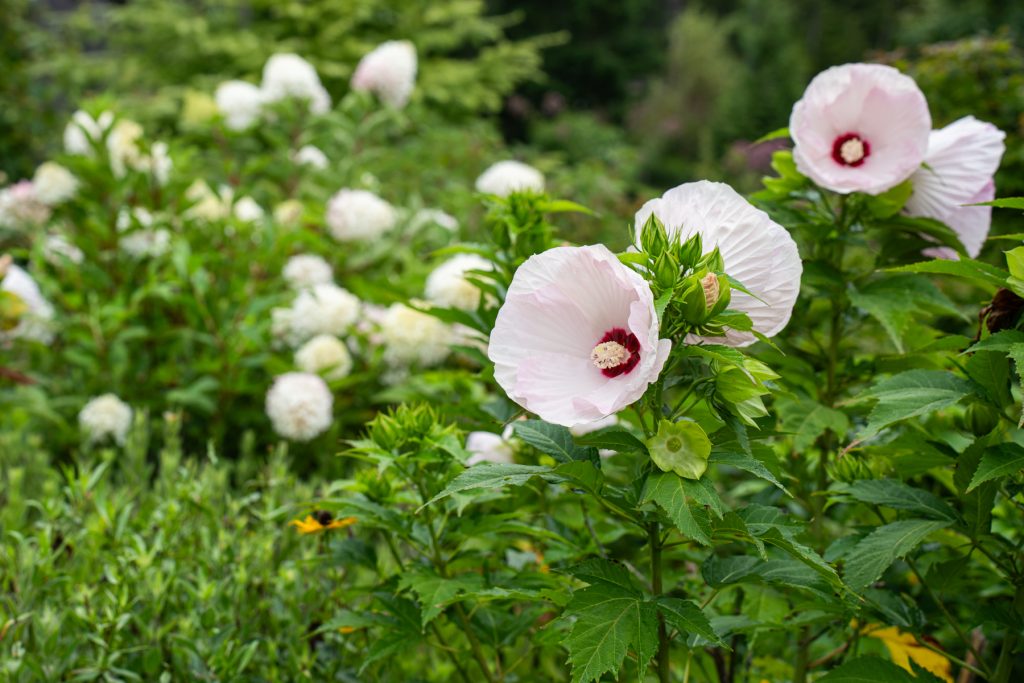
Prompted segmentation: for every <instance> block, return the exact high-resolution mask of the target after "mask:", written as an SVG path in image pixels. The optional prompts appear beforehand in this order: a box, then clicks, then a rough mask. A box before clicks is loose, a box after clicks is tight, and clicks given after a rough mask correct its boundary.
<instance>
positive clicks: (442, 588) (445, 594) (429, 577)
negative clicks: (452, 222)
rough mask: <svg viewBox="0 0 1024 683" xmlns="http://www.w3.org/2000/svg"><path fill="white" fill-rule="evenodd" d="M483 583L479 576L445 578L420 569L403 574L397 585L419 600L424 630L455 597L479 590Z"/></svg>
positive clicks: (467, 575) (468, 575)
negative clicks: (410, 592) (413, 594)
mask: <svg viewBox="0 0 1024 683" xmlns="http://www.w3.org/2000/svg"><path fill="white" fill-rule="evenodd" d="M483 583H484V582H483V577H482V576H480V575H479V574H466V575H464V576H458V577H453V578H445V577H442V576H438V575H437V574H436V573H434V572H433V571H430V570H427V569H421V570H418V571H411V572H405V573H403V574H402V575H401V577H400V579H399V582H398V585H399V586H400V587H401V588H403V589H407V590H411V591H412V592H413V593H415V594H416V597H417V598H419V601H420V606H421V607H420V609H421V617H420V618H421V620H422V621H421V623H422V626H423V628H426V626H427V624H429V623H430V622H431V621H432V620H433V619H434V618H435V617H437V615H439V614H440V613H441V611H442V610H443V609H444V608H445V607H447V606H448V605H450V604H451V603H452V602H454V598H455V597H456V596H457V595H459V594H460V593H465V592H471V591H476V590H479V589H480V588H482V587H483Z"/></svg>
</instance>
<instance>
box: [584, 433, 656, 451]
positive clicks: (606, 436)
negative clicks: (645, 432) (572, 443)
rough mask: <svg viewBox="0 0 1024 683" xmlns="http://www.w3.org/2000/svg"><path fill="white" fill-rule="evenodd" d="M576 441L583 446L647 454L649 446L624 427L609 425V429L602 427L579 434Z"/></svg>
mask: <svg viewBox="0 0 1024 683" xmlns="http://www.w3.org/2000/svg"><path fill="white" fill-rule="evenodd" d="M576 443H577V444H579V445H581V446H593V447H594V448H601V449H607V450H610V451H615V452H616V453H635V454H637V455H647V446H645V445H644V442H643V441H641V440H640V439H638V438H637V437H636V436H634V435H633V434H632V433H631V432H630V431H628V430H627V429H624V428H622V427H608V428H607V429H601V430H599V431H596V432H591V433H590V434H584V435H583V436H577V437H576Z"/></svg>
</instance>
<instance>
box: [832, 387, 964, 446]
mask: <svg viewBox="0 0 1024 683" xmlns="http://www.w3.org/2000/svg"><path fill="white" fill-rule="evenodd" d="M973 393H974V386H973V385H972V384H971V382H969V381H967V380H965V379H963V378H961V377H957V376H956V375H954V374H952V373H949V372H944V371H942V370H908V371H906V372H901V373H900V374H898V375H893V376H892V377H887V378H885V379H883V380H880V381H878V382H876V383H875V385H874V386H873V387H871V388H870V389H868V390H867V391H865V392H862V393H861V394H860V395H859V396H857V397H856V398H855V399H853V401H852V402H854V403H857V402H861V401H867V400H876V401H878V403H877V404H876V405H875V407H874V408H872V410H871V414H870V415H869V416H868V424H867V426H866V427H865V428H864V430H863V431H862V432H861V433H860V438H862V439H864V438H867V437H870V436H874V435H875V434H877V433H878V432H879V431H881V430H882V429H884V428H885V427H888V426H889V425H891V424H893V423H895V422H899V421H900V420H905V419H907V418H910V417H917V416H920V415H927V414H928V413H932V412H935V411H936V410H939V409H941V408H947V407H949V406H951V405H953V404H955V403H958V402H959V401H960V400H961V399H963V398H964V397H966V396H968V395H970V394H973Z"/></svg>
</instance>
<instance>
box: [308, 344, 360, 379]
mask: <svg viewBox="0 0 1024 683" xmlns="http://www.w3.org/2000/svg"><path fill="white" fill-rule="evenodd" d="M295 364H296V365H297V366H299V369H300V370H302V371H303V372H311V373H313V374H318V375H319V374H323V375H324V377H326V378H327V379H328V380H331V381H335V380H339V379H342V378H344V377H347V376H348V374H349V373H350V372H352V354H351V353H349V350H348V347H347V346H345V345H344V344H343V343H342V342H341V340H339V339H338V338H337V337H335V336H333V335H330V334H318V335H317V336H315V337H313V338H312V339H310V340H309V341H308V342H306V343H305V344H303V345H302V346H301V347H300V348H299V350H298V351H296V352H295Z"/></svg>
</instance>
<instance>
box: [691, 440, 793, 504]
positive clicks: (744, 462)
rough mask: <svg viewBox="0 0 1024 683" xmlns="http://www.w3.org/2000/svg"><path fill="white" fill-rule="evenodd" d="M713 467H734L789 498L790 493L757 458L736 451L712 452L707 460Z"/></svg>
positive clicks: (750, 454) (751, 454)
mask: <svg viewBox="0 0 1024 683" xmlns="http://www.w3.org/2000/svg"><path fill="white" fill-rule="evenodd" d="M708 462H709V463H711V464H713V465H728V466H729V467H735V468H736V469H739V470H743V471H744V472H749V473H750V474H753V475H754V476H755V477H759V478H761V479H764V480H765V481H767V482H770V483H771V484H772V485H774V486H777V487H778V488H779V489H781V490H782V492H783V493H785V494H786V495H787V496H791V495H792V494H790V492H789V491H788V490H787V489H786V487H785V486H783V485H782V482H780V481H779V480H778V478H777V477H776V476H775V475H774V474H773V473H772V471H771V470H770V469H768V467H767V466H766V465H765V464H764V463H763V462H762V461H761V460H759V459H758V458H756V457H755V456H754V454H753V452H751V453H744V452H743V451H738V450H713V451H712V452H711V457H710V458H709V460H708Z"/></svg>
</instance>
